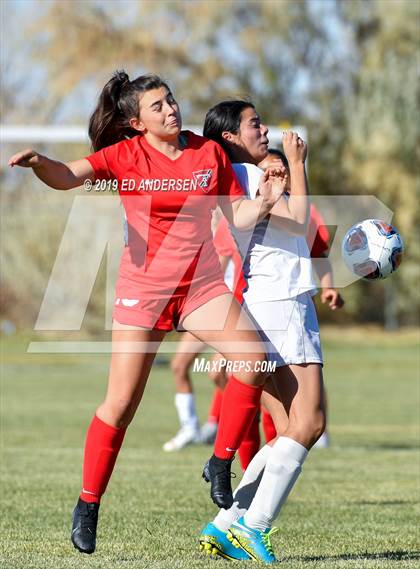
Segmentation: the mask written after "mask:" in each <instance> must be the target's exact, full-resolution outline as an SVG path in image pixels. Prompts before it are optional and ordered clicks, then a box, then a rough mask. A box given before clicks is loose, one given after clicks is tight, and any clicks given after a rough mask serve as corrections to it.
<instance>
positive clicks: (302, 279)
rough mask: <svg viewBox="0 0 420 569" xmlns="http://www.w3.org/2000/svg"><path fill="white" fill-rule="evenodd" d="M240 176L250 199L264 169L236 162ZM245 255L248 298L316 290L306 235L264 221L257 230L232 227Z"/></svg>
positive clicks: (283, 296)
mask: <svg viewBox="0 0 420 569" xmlns="http://www.w3.org/2000/svg"><path fill="white" fill-rule="evenodd" d="M233 168H234V170H235V173H236V175H237V177H238V180H239V182H240V184H241V186H242V188H243V189H244V191H245V193H246V196H247V197H248V198H249V199H254V198H255V197H256V194H257V190H258V183H259V180H260V177H261V175H262V174H263V171H262V170H261V169H260V168H258V167H257V166H254V165H253V164H233ZM230 229H231V231H232V235H233V237H234V239H235V241H236V243H237V245H238V249H239V251H240V253H241V256H242V258H243V259H244V265H243V271H244V277H245V279H246V281H247V285H248V286H247V289H246V290H245V293H244V299H245V302H246V303H247V304H248V305H250V304H253V303H255V302H262V301H267V300H284V299H287V298H295V297H296V296H298V295H299V294H302V293H303V292H307V291H311V292H313V293H315V292H316V285H315V282H314V280H313V276H312V263H311V258H310V253H309V249H308V244H307V242H306V239H305V237H303V236H296V235H291V234H290V233H287V232H286V231H284V230H283V229H279V228H278V227H274V226H269V224H268V220H263V221H260V222H259V223H258V224H257V225H256V227H255V228H254V230H253V231H250V230H246V231H240V230H238V229H236V228H234V227H231V228H230Z"/></svg>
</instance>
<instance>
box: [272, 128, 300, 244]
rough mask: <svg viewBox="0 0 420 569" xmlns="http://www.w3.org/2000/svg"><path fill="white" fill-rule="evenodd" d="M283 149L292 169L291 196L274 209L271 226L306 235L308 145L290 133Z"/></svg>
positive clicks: (286, 134)
mask: <svg viewBox="0 0 420 569" xmlns="http://www.w3.org/2000/svg"><path fill="white" fill-rule="evenodd" d="M283 148H284V153H285V154H286V157H287V160H288V162H289V168H290V196H289V198H288V199H286V198H285V197H284V196H283V197H282V198H281V199H280V200H279V202H278V203H277V204H276V205H275V206H274V207H273V209H272V210H271V212H270V224H273V225H277V226H278V227H280V228H282V229H284V230H285V231H287V232H289V233H292V234H294V235H306V231H307V228H308V220H309V209H310V204H309V199H308V193H309V192H308V181H307V178H306V171H305V160H306V155H307V145H306V143H305V142H304V141H303V140H302V139H301V138H299V137H298V135H297V134H296V133H295V132H291V131H288V132H286V133H285V135H284V136H283ZM273 164H274V163H273Z"/></svg>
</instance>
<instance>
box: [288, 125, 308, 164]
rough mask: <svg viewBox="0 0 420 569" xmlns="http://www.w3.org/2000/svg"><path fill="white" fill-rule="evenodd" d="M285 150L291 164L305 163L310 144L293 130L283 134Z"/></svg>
mask: <svg viewBox="0 0 420 569" xmlns="http://www.w3.org/2000/svg"><path fill="white" fill-rule="evenodd" d="M283 150H284V153H285V155H286V158H287V160H288V161H289V165H290V166H292V164H298V163H304V162H305V160H306V155H307V153H308V146H307V144H306V142H305V141H304V140H302V139H301V138H300V136H299V135H298V134H297V133H296V132H292V131H291V130H288V131H286V132H285V133H284V134H283Z"/></svg>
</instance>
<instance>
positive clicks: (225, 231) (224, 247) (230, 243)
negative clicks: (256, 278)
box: [213, 216, 246, 302]
mask: <svg viewBox="0 0 420 569" xmlns="http://www.w3.org/2000/svg"><path fill="white" fill-rule="evenodd" d="M213 242H214V246H215V247H216V251H217V252H218V254H219V255H221V256H223V257H230V258H231V259H232V262H233V266H234V277H233V290H232V292H233V294H234V296H235V298H236V300H237V301H238V302H242V300H243V297H242V292H243V290H244V288H245V287H246V280H245V278H244V274H243V272H242V257H241V255H240V253H239V251H238V248H237V246H236V243H235V241H234V239H233V237H232V234H231V232H230V229H229V224H228V221H227V219H226V217H224V216H223V217H221V219H220V221H219V225H218V226H217V229H216V232H215V234H214V239H213Z"/></svg>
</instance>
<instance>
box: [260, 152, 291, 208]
mask: <svg viewBox="0 0 420 569" xmlns="http://www.w3.org/2000/svg"><path fill="white" fill-rule="evenodd" d="M287 176H288V173H287V169H286V168H285V167H284V165H283V163H282V162H281V160H278V163H277V161H276V162H273V163H272V164H270V166H269V167H268V168H267V170H266V171H265V172H264V174H263V175H262V176H261V178H260V182H259V184H258V194H260V195H261V196H262V197H263V200H264V201H265V202H266V203H267V204H269V205H270V206H271V207H272V206H273V205H274V204H275V203H276V202H278V200H279V199H280V197H281V196H282V195H283V194H284V192H285V191H286V186H287Z"/></svg>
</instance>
